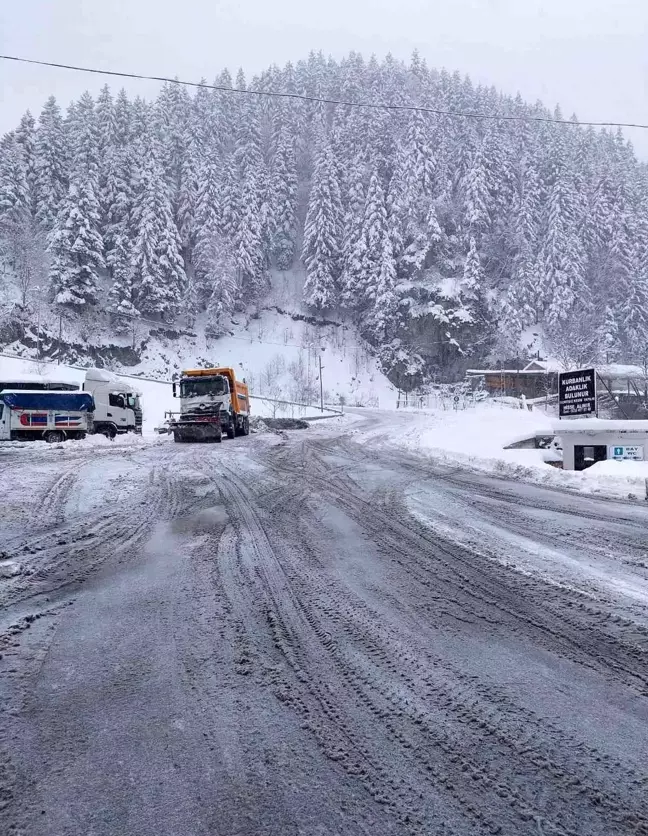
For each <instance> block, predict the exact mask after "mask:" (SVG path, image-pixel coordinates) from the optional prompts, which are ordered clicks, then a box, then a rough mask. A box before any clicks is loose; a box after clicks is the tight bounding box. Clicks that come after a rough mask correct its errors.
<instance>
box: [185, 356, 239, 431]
mask: <svg viewBox="0 0 648 836" xmlns="http://www.w3.org/2000/svg"><path fill="white" fill-rule="evenodd" d="M173 397H174V398H177V397H179V398H180V412H179V413H177V412H174V413H171V414H170V422H169V427H170V430H171V432H172V433H173V437H174V439H175V441H178V442H182V441H221V439H222V436H223V433H225V434H226V435H227V437H228V438H234V436H237V435H248V434H249V432H250V393H249V391H248V387H247V384H246V383H245V381H240V380H237V379H236V375H235V374H234V369H227V368H215V369H187V370H186V371H183V372H182V374H181V375H180V380H179V381H178V382H177V383H174V384H173Z"/></svg>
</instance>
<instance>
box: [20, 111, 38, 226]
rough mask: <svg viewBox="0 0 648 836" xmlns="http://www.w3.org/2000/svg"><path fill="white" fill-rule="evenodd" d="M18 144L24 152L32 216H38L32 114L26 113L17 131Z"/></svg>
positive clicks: (34, 130)
mask: <svg viewBox="0 0 648 836" xmlns="http://www.w3.org/2000/svg"><path fill="white" fill-rule="evenodd" d="M15 135H16V142H17V143H18V145H19V146H20V148H21V150H22V156H23V163H24V165H25V175H26V178H27V190H28V194H29V207H30V213H31V214H32V215H35V214H36V208H37V192H36V122H35V121H34V117H33V116H32V115H31V112H30V111H29V110H28V111H26V112H25V113H24V114H23V116H22V118H21V120H20V122H19V124H18V127H17V129H16V134H15Z"/></svg>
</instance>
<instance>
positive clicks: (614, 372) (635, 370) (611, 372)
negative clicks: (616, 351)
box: [596, 363, 648, 380]
mask: <svg viewBox="0 0 648 836" xmlns="http://www.w3.org/2000/svg"><path fill="white" fill-rule="evenodd" d="M596 371H597V372H598V373H599V374H600V375H601V377H629V378H635V379H636V378H639V379H641V380H644V379H645V378H646V377H648V370H644V369H643V368H642V367H641V366H630V365H626V364H623V363H608V364H607V365H605V366H598V367H597V369H596Z"/></svg>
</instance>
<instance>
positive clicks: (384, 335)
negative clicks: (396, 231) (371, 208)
mask: <svg viewBox="0 0 648 836" xmlns="http://www.w3.org/2000/svg"><path fill="white" fill-rule="evenodd" d="M395 288H396V260H395V258H394V250H393V245H392V242H391V239H390V236H389V235H385V236H384V237H383V241H382V252H381V254H380V264H379V271H378V282H377V285H376V298H375V299H374V303H373V310H372V312H371V316H370V328H371V330H372V336H373V339H374V340H375V342H376V344H377V345H384V344H385V343H386V342H387V341H388V339H389V338H390V337H391V336H393V334H394V331H395V328H396V325H397V321H398V296H397V295H396V289H395Z"/></svg>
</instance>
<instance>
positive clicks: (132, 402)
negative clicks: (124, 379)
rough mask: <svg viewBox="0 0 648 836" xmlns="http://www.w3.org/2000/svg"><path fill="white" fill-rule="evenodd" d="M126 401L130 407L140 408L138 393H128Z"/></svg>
mask: <svg viewBox="0 0 648 836" xmlns="http://www.w3.org/2000/svg"><path fill="white" fill-rule="evenodd" d="M126 402H127V403H128V406H129V408H130V409H139V405H140V404H139V397H138V395H126Z"/></svg>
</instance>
